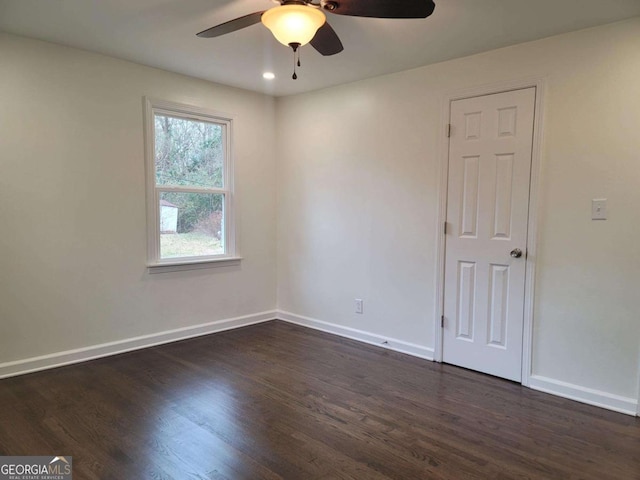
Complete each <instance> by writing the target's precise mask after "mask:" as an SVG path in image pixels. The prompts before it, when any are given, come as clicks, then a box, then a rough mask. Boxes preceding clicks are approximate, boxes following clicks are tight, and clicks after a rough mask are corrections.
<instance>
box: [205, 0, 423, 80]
mask: <svg viewBox="0 0 640 480" xmlns="http://www.w3.org/2000/svg"><path fill="white" fill-rule="evenodd" d="M273 2H274V3H277V4H279V6H278V7H273V8H270V9H268V10H263V11H260V12H254V13H250V14H249V15H244V16H242V17H239V18H236V19H234V20H229V21H228V22H225V23H221V24H220V25H216V26H214V27H211V28H208V29H206V30H203V31H202V32H200V33H198V34H197V36H198V37H201V38H213V37H219V36H220V35H225V34H227V33H231V32H235V31H236V30H240V29H242V28H246V27H249V26H251V25H254V24H256V23H260V22H262V23H263V24H264V26H266V27H267V28H268V29H269V30H271V33H273V36H274V37H275V38H276V40H278V41H279V42H280V43H282V44H283V45H287V46H289V47H291V48H292V49H293V52H294V71H293V79H294V80H295V79H296V78H298V76H297V75H296V71H295V65H296V64H295V55H296V52H297V53H298V60H297V65H298V66H300V57H299V51H298V48H299V47H301V46H302V45H306V44H307V43H311V46H312V47H313V48H315V49H316V50H317V51H318V52H320V53H321V54H322V55H325V56H328V55H335V54H336V53H340V52H341V51H342V50H344V47H343V46H342V42H341V41H340V38H338V35H337V34H336V32H335V31H334V30H333V28H331V25H329V23H328V22H327V21H326V16H325V14H324V12H329V13H333V14H335V15H347V16H352V17H373V18H426V17H428V16H429V15H431V14H432V13H433V10H434V8H435V4H434V3H433V0H319V3H315V2H314V1H313V0H273Z"/></svg>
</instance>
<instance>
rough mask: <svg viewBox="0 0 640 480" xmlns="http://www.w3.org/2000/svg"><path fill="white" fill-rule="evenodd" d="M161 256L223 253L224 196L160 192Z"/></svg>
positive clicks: (193, 255)
mask: <svg viewBox="0 0 640 480" xmlns="http://www.w3.org/2000/svg"><path fill="white" fill-rule="evenodd" d="M159 208H160V258H176V257H200V256H207V255H221V254H223V253H225V248H224V227H223V225H224V195H222V194H211V193H184V192H161V193H160V207H159Z"/></svg>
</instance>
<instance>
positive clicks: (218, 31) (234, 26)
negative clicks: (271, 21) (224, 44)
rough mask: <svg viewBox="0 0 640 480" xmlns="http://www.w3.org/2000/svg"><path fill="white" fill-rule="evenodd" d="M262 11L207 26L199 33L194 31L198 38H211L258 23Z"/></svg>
mask: <svg viewBox="0 0 640 480" xmlns="http://www.w3.org/2000/svg"><path fill="white" fill-rule="evenodd" d="M263 13H264V10H263V11H262V12H255V13H250V14H249V15H245V16H244V17H238V18H236V19H234V20H229V21H228V22H224V23H221V24H220V25H216V26H215V27H211V28H207V29H206V30H203V31H201V32H200V33H196V35H197V36H198V37H200V38H213V37H219V36H220V35H226V34H227V33H231V32H235V31H236V30H240V29H242V28H246V27H250V26H251V25H255V24H256V23H260V18H261V17H262V14H263Z"/></svg>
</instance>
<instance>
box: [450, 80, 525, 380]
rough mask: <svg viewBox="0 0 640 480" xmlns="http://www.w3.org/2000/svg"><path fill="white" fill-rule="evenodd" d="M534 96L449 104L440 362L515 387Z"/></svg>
mask: <svg viewBox="0 0 640 480" xmlns="http://www.w3.org/2000/svg"><path fill="white" fill-rule="evenodd" d="M535 95H536V90H535V88H528V89H523V90H515V91H510V92H504V93H498V94H494V95H485V96H482V97H474V98H469V99H464V100H457V101H454V102H452V103H451V138H450V143H449V180H448V200H447V235H446V254H445V298H444V316H445V323H444V332H443V360H444V361H445V362H447V363H451V364H454V365H459V366H462V367H466V368H471V369H474V370H478V371H481V372H485V373H489V374H492V375H496V376H499V377H503V378H508V379H510V380H516V381H520V379H521V365H522V330H523V318H524V286H525V259H526V247H527V245H526V240H527V224H528V210H529V208H528V206H529V182H530V176H531V149H532V143H533V122H534V106H535ZM518 250H520V251H521V252H522V255H521V256H520V257H519V258H516V256H517V254H518ZM512 252H513V256H512Z"/></svg>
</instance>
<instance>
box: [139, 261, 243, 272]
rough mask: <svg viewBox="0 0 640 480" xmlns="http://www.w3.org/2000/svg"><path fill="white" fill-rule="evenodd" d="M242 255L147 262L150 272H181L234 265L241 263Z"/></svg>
mask: <svg viewBox="0 0 640 480" xmlns="http://www.w3.org/2000/svg"><path fill="white" fill-rule="evenodd" d="M240 260H242V257H225V258H215V259H208V260H194V261H191V262H190V261H177V262H166V263H154V264H150V265H149V264H147V271H148V272H149V273H167V272H181V271H184V270H200V269H203V268H216V267H232V266H236V265H240Z"/></svg>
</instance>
